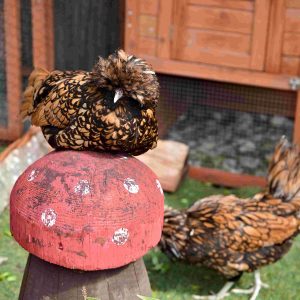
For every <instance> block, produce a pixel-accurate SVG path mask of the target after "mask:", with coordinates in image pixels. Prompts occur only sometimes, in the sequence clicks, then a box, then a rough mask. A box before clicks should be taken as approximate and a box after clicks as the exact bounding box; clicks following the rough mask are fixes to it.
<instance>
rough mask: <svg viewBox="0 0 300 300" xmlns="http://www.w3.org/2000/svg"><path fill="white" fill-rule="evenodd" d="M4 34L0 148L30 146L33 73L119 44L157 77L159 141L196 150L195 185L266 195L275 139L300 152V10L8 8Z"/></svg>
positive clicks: (141, 0) (258, 5)
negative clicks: (25, 95) (26, 93)
mask: <svg viewBox="0 0 300 300" xmlns="http://www.w3.org/2000/svg"><path fill="white" fill-rule="evenodd" d="M116 12H118V13H116ZM0 32H1V34H0V85H1V89H0V140H14V139H16V138H17V137H18V136H19V135H21V134H22V131H23V124H22V122H21V120H20V118H19V115H18V112H19V108H20V101H21V97H22V90H23V88H24V85H25V84H26V80H27V79H26V78H27V76H28V74H29V73H30V71H31V70H32V68H33V66H40V67H46V68H49V69H52V68H53V67H54V66H55V67H56V68H61V69H78V68H80V69H89V68H90V67H91V66H92V64H93V63H94V62H95V59H96V58H97V56H98V55H103V56H107V55H108V54H109V53H111V52H113V51H114V50H115V49H116V48H118V47H122V44H123V46H124V47H125V49H126V50H127V51H128V52H131V53H134V54H136V55H138V56H142V57H144V58H145V59H147V60H148V61H149V62H150V63H151V64H152V65H153V66H154V68H155V70H156V71H157V73H158V76H159V81H160V85H161V99H160V103H159V109H158V117H159V129H160V137H161V138H168V139H172V140H177V141H180V142H184V143H185V144H187V145H189V147H190V164H191V165H192V167H191V168H190V174H191V175H192V176H194V177H197V178H199V179H204V180H209V181H213V182H216V183H222V184H228V185H239V184H244V183H253V184H263V180H262V176H264V174H265V171H266V166H267V165H266V162H267V158H268V156H269V155H270V154H271V153H272V151H273V147H274V145H275V143H276V142H277V140H278V139H279V137H280V136H281V135H286V136H288V137H289V138H290V139H293V140H294V141H296V142H300V124H299V122H300V104H299V103H300V92H299V87H300V83H299V82H300V79H299V78H300V0H276V1H273V0H114V1H105V0H102V1H98V0H70V1H64V0H0ZM123 40H124V41H123ZM259 158H261V159H259ZM227 171H229V173H228V172H227ZM234 173H237V174H234ZM240 174H251V176H246V175H245V176H240Z"/></svg>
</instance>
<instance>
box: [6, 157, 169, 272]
mask: <svg viewBox="0 0 300 300" xmlns="http://www.w3.org/2000/svg"><path fill="white" fill-rule="evenodd" d="M163 199H164V196H163V191H162V188H161V186H160V183H159V181H158V179H157V177H156V176H155V174H154V173H153V172H152V171H151V170H150V169H149V168H148V167H147V166H145V165H144V164H143V163H141V162H140V161H139V160H137V159H135V158H134V157H131V156H122V155H117V154H115V155H112V154H108V153H96V152H90V151H84V152H80V151H54V152H51V153H50V154H48V155H46V156H45V157H43V158H41V159H40V160H38V161H36V162H35V163H33V164H32V165H31V166H30V167H29V168H28V169H27V170H26V171H25V172H24V173H23V174H22V175H21V176H20V177H19V179H18V180H17V182H16V184H15V186H14V188H13V190H12V193H11V202H10V213H11V232H12V234H13V236H14V238H15V239H16V240H17V241H18V243H19V244H20V245H21V246H22V247H23V248H25V249H26V250H28V251H29V252H30V253H31V254H34V255H35V256H37V257H39V258H41V259H43V260H45V261H48V262H51V263H54V264H57V265H60V266H63V267H66V268H71V269H80V270H103V269H110V268H117V267H120V266H123V265H126V264H128V263H130V262H132V261H135V260H137V259H138V258H140V257H142V256H143V255H144V254H145V253H146V252H147V251H148V250H149V249H150V248H151V247H154V246H155V245H156V244H157V243H158V241H159V239H160V236H161V230H162V224H163V210H164V201H163Z"/></svg>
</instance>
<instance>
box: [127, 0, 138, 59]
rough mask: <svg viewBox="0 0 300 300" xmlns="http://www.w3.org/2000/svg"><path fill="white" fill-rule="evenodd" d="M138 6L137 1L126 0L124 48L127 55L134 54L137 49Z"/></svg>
mask: <svg viewBox="0 0 300 300" xmlns="http://www.w3.org/2000/svg"><path fill="white" fill-rule="evenodd" d="M138 5H139V2H138V1H137V0H126V4H125V41H124V47H125V51H127V52H129V53H136V51H137V47H138V44H137V42H138Z"/></svg>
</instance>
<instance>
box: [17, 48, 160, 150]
mask: <svg viewBox="0 0 300 300" xmlns="http://www.w3.org/2000/svg"><path fill="white" fill-rule="evenodd" d="M158 98H159V84H158V81H157V77H156V75H155V72H154V71H153V70H152V68H151V66H150V65H148V64H147V63H146V62H145V61H144V60H142V59H140V58H136V57H135V56H133V55H128V54H126V53H125V52H124V51H123V50H118V51H116V52H115V53H114V54H112V55H110V56H109V57H108V58H107V59H103V58H99V61H98V62H97V63H96V65H95V66H94V68H93V70H92V71H91V72H85V71H52V72H48V71H46V70H43V69H35V70H34V71H33V72H32V73H31V75H30V77H29V84H28V87H27V88H26V90H25V92H24V101H23V104H22V108H21V115H22V116H23V118H26V117H29V118H30V119H31V123H32V124H33V125H35V126H40V127H41V128H42V132H43V134H44V136H45V138H46V140H47V141H48V143H49V144H50V145H51V146H52V147H53V148H56V149H75V150H87V149H90V150H104V151H119V152H126V153H129V154H133V155H139V154H142V153H144V152H146V151H147V150H149V149H152V148H155V147H156V144H157V136H158V129H157V120H156V117H155V109H156V106H157V102H158Z"/></svg>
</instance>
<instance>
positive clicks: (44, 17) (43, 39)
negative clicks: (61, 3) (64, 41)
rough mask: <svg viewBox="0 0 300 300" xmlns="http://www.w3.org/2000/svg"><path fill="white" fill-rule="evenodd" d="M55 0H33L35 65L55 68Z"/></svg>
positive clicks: (50, 68)
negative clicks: (53, 6)
mask: <svg viewBox="0 0 300 300" xmlns="http://www.w3.org/2000/svg"><path fill="white" fill-rule="evenodd" d="M52 5H53V1H52V0H43V1H40V0H31V14H32V46H33V65H34V67H40V68H45V69H49V70H52V69H53V68H54V37H53V8H52Z"/></svg>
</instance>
